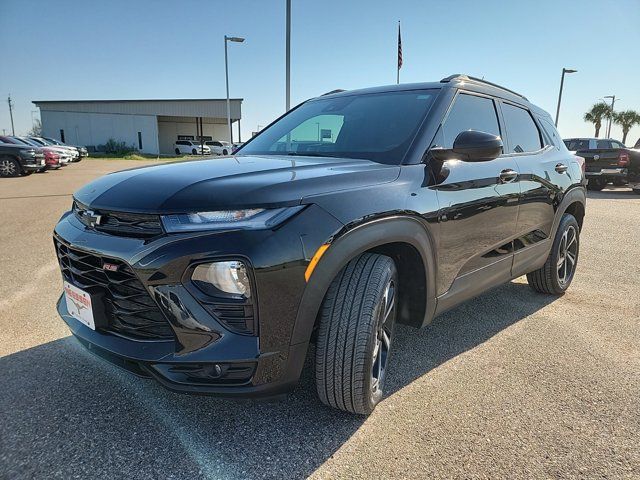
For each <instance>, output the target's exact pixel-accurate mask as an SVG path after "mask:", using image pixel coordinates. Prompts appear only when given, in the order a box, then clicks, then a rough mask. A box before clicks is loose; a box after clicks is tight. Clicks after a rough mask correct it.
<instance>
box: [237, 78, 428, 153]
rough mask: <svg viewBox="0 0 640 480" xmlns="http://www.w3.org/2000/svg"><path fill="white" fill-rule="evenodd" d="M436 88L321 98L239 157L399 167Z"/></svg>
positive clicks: (266, 133) (267, 131)
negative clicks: (341, 160)
mask: <svg viewBox="0 0 640 480" xmlns="http://www.w3.org/2000/svg"><path fill="white" fill-rule="evenodd" d="M436 94H437V91H436V90H412V91H400V92H384V93H371V94H360V95H346V96H337V97H330V96H329V97H320V98H318V99H314V100H311V101H309V102H306V103H304V104H303V105H301V106H300V107H298V108H296V109H295V110H292V111H291V112H289V113H288V114H287V115H286V116H284V117H283V118H281V119H280V120H278V121H277V122H276V123H274V124H273V125H271V126H270V127H269V128H267V129H265V130H262V131H261V132H260V133H259V134H258V136H257V137H255V138H254V139H253V140H252V141H251V143H249V144H247V145H245V146H244V148H243V149H242V151H241V153H242V154H260V155H282V154H286V155H312V156H317V157H345V158H362V159H367V160H373V161H375V162H380V163H388V164H394V165H397V164H399V163H401V161H402V159H403V158H404V155H405V154H406V152H407V150H408V148H409V146H410V145H411V142H412V141H413V138H414V137H415V135H416V133H417V131H418V128H419V127H420V125H421V124H422V120H423V119H424V117H425V115H426V114H427V112H428V111H429V108H430V107H431V104H432V102H433V99H434V97H435V95H436Z"/></svg>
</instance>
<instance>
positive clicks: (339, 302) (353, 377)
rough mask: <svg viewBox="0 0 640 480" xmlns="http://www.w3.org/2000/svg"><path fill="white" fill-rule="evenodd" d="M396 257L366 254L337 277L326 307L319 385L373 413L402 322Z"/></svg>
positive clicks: (327, 396)
mask: <svg viewBox="0 0 640 480" xmlns="http://www.w3.org/2000/svg"><path fill="white" fill-rule="evenodd" d="M397 288H398V280H397V272H396V267H395V264H394V262H393V260H392V259H391V258H389V257H386V256H384V255H378V254H373V253H363V254H362V255H360V256H358V257H356V258H355V259H353V260H351V261H350V262H349V263H348V264H347V265H346V266H345V267H344V268H343V269H342V270H341V271H340V273H339V274H338V276H337V277H336V278H335V279H334V280H333V282H332V283H331V286H330V287H329V290H328V291H327V294H326V296H325V299H324V302H323V304H322V308H321V311H320V326H319V329H318V341H317V345H316V359H315V373H316V389H317V392H318V396H319V397H320V400H321V401H322V402H323V403H325V404H327V405H329V406H331V407H334V408H338V409H340V410H345V411H347V412H351V413H357V414H363V415H368V414H370V413H371V412H372V411H373V409H374V408H375V406H376V405H377V404H378V402H380V400H381V399H382V394H383V388H384V381H385V375H386V372H387V364H388V360H389V355H390V353H391V343H392V340H393V335H394V329H395V323H396V301H397V300H396V299H397Z"/></svg>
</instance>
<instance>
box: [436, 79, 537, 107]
mask: <svg viewBox="0 0 640 480" xmlns="http://www.w3.org/2000/svg"><path fill="white" fill-rule="evenodd" d="M452 80H462V81H464V80H468V81H472V82H476V83H484V84H485V85H491V86H492V87H496V88H499V89H500V90H505V91H507V92H509V93H513V94H514V95H517V96H518V97H520V98H522V99H524V100H526V101H527V102H528V101H529V99H528V98H527V97H525V96H524V95H522V94H521V93H518V92H514V91H513V90H510V89H508V88H506V87H503V86H502V85H498V84H497V83H493V82H488V81H487V80H483V79H482V78H477V77H471V76H469V75H465V74H463V73H456V74H453V75H449V76H448V77H446V78H443V79H442V80H440V83H449V82H451V81H452Z"/></svg>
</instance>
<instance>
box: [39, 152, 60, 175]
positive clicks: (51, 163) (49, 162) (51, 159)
mask: <svg viewBox="0 0 640 480" xmlns="http://www.w3.org/2000/svg"><path fill="white" fill-rule="evenodd" d="M42 151H43V152H44V163H45V165H46V166H47V170H57V169H59V168H60V167H61V166H62V164H61V163H60V155H58V154H57V153H55V152H53V151H51V150H49V149H48V148H43V149H42Z"/></svg>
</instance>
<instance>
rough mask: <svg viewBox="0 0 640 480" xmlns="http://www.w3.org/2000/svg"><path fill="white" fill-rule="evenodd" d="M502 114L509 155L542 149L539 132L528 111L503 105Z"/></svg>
mask: <svg viewBox="0 0 640 480" xmlns="http://www.w3.org/2000/svg"><path fill="white" fill-rule="evenodd" d="M502 114H503V116H504V123H505V127H506V129H507V134H508V135H509V153H525V152H535V151H537V150H540V149H541V148H542V143H541V142H540V132H539V131H538V127H537V126H536V124H535V122H534V121H533V118H531V114H530V113H529V111H528V110H525V109H524V108H520V107H516V106H515V105H511V104H509V103H504V104H503V105H502Z"/></svg>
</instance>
